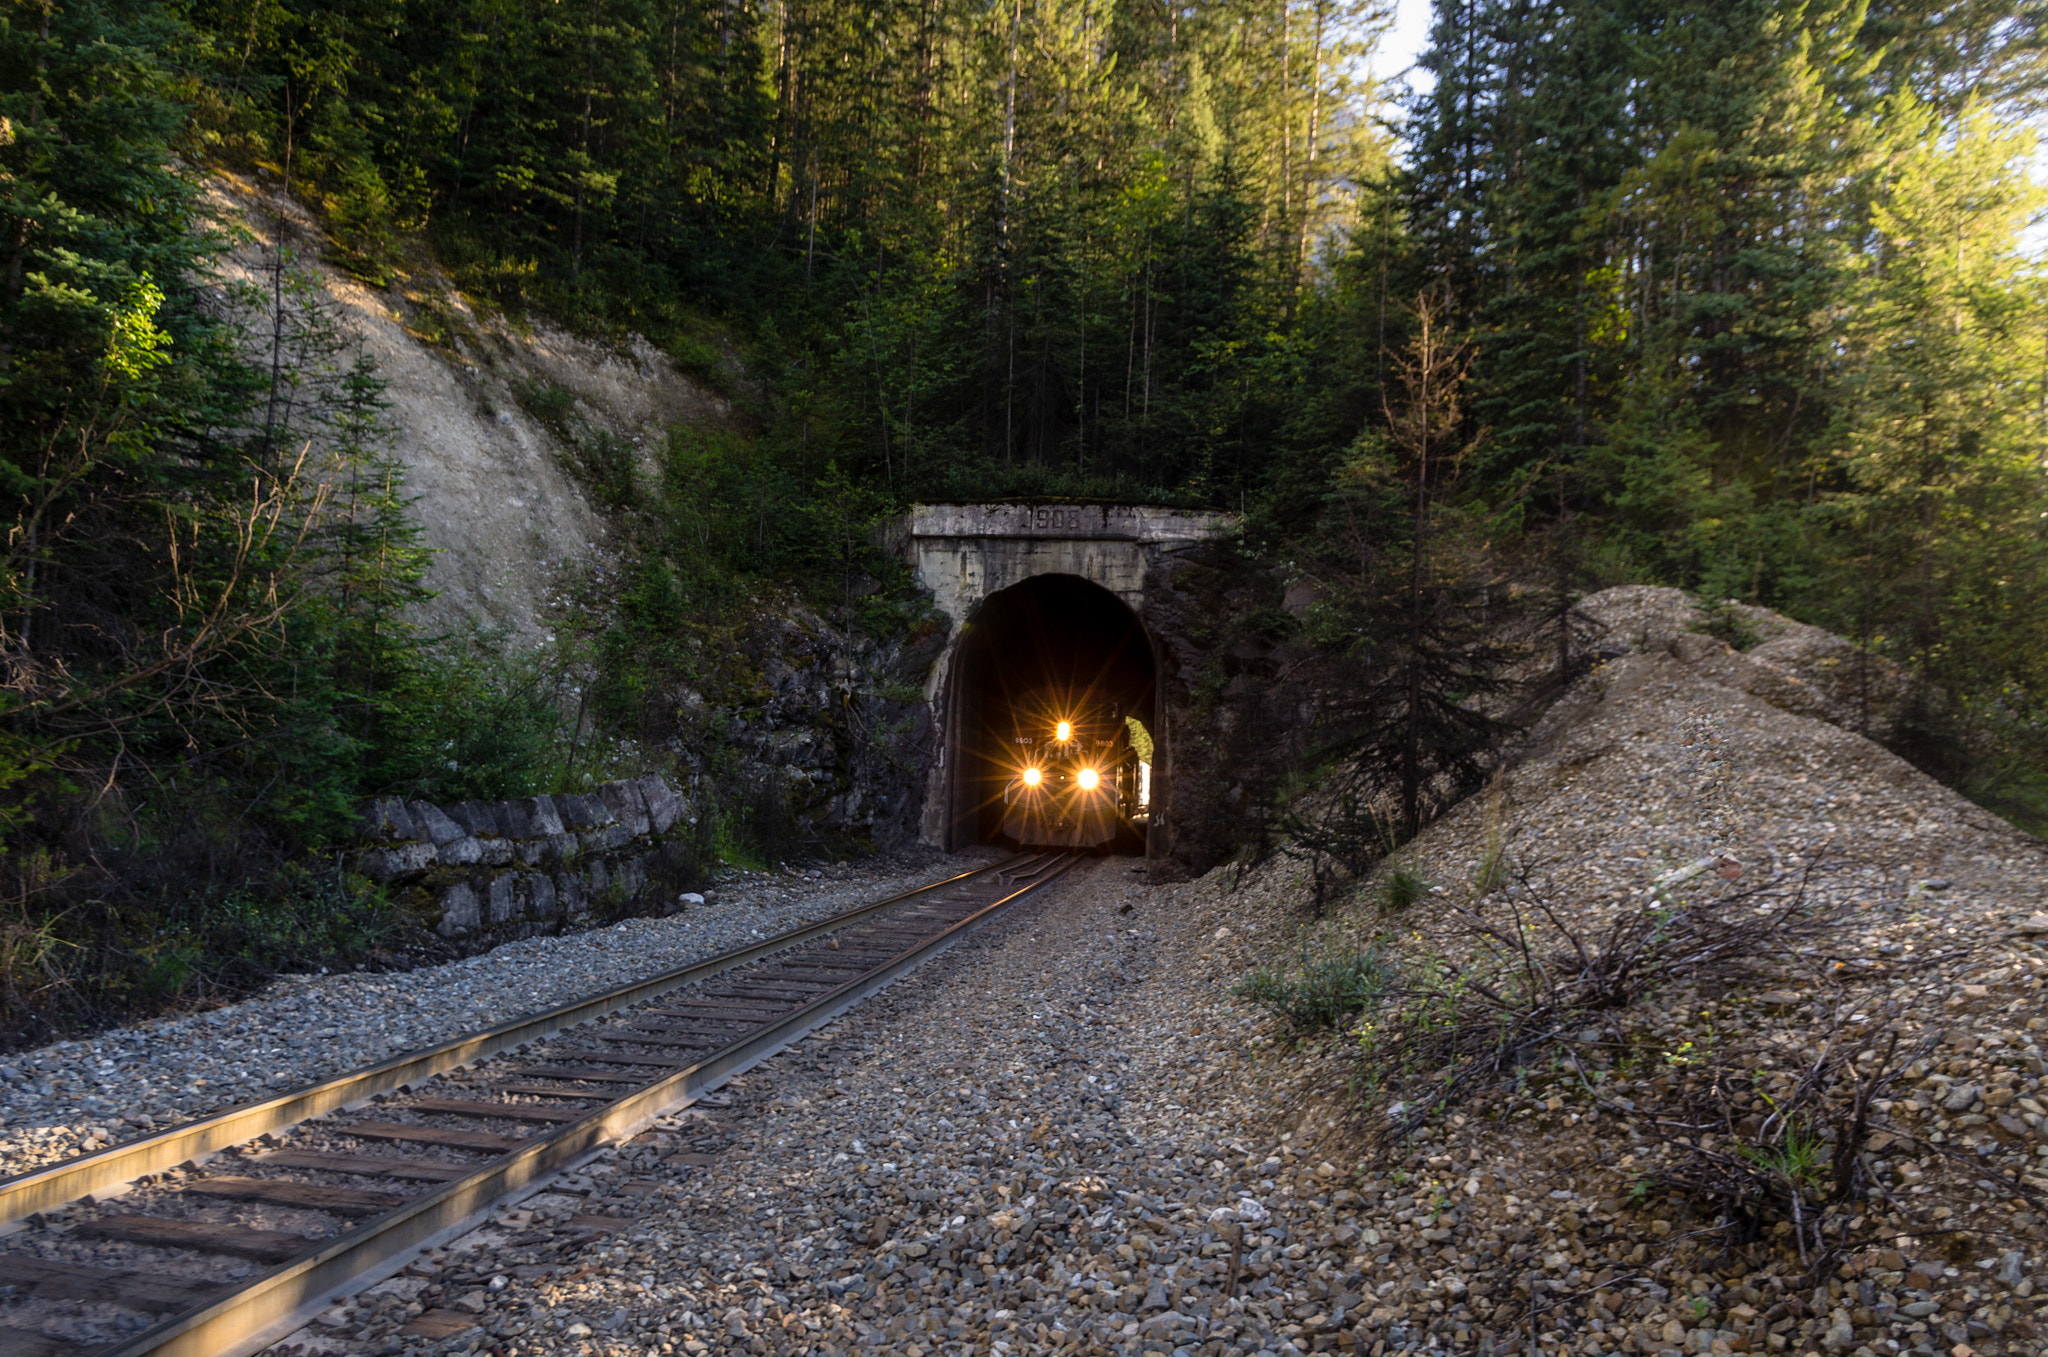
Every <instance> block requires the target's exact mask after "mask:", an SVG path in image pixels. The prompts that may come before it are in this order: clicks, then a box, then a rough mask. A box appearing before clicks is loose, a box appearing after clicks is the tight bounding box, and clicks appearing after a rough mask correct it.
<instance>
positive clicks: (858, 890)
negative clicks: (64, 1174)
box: [0, 856, 980, 1174]
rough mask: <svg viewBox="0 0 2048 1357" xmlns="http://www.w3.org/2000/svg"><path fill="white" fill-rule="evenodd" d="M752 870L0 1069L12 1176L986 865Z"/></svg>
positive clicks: (300, 984)
mask: <svg viewBox="0 0 2048 1357" xmlns="http://www.w3.org/2000/svg"><path fill="white" fill-rule="evenodd" d="M979 860H980V859H979V858H977V859H976V860H975V861H973V862H966V861H964V860H962V859H959V858H945V859H937V860H934V859H932V858H930V857H929V856H922V857H919V858H916V859H902V860H896V861H877V862H873V863H863V864H859V865H855V866H845V867H836V868H816V869H806V871H807V872H809V873H812V874H804V873H797V872H792V873H789V874H786V875H783V874H765V873H762V874H740V875H738V876H735V877H733V878H731V879H729V880H727V881H725V882H724V883H722V885H721V888H720V889H719V890H718V891H717V892H716V893H715V894H714V896H713V899H714V901H715V903H713V904H709V905H704V906H692V907H690V908H688V909H685V910H684V911H683V912H681V913H679V914H673V915H670V916H668V917H666V918H661V919H632V920H627V921H625V922H623V923H620V924H617V925H614V926H612V927H610V928H603V929H594V930H590V931H587V932H581V933H570V934H566V935H563V936H561V937H543V938H529V939H526V940H524V941H521V942H516V943H510V944H507V945H506V946H503V947H499V948H497V949H495V950H494V951H490V952H486V953H483V954H482V955H479V956H474V957H469V958H467V959H465V960H463V961H458V962H453V963H451V964H448V965H445V966H432V967H426V968H423V969H421V970H415V971H396V972H378V973H357V972H352V973H344V974H336V975H318V976H286V977H283V978H281V979H280V980H278V981H277V982H276V983H275V984H273V985H271V986H270V987H269V988H267V989H266V990H264V991H263V992H262V993H261V994H259V995H256V996H255V997H253V998H250V999H248V1000H246V1001H244V1002H241V1003H237V1004H231V1005H227V1006H225V1007H222V1008H218V1009H214V1010H212V1011H210V1012H203V1013H193V1014H188V1015H183V1016H178V1017H171V1018H163V1019H158V1020H155V1021H151V1022H147V1023H142V1024H139V1025H137V1026H134V1027H123V1028H117V1029H114V1030H112V1031H109V1032H105V1033H102V1034H100V1035H99V1036H96V1037H94V1038H92V1039H91V1040H89V1041H66V1042H58V1043H56V1044H55V1045H51V1046H46V1047H42V1048H40V1049H38V1050H34V1051H26V1052H21V1053H17V1054H15V1055H11V1056H7V1057H5V1058H0V1174H12V1173H20V1172H22V1171H24V1170H26V1169H30V1168H34V1167H35V1166H37V1165H39V1164H46V1163H50V1162H53V1161H55V1160H59V1159H63V1158H67V1157H69V1156H71V1155H74V1154H78V1153H81V1152H83V1151H85V1150H88V1149H94V1148H98V1147H100V1146H103V1145H106V1144H109V1143H118V1142H120V1141H124V1140H129V1139H132V1138H134V1137H135V1136H137V1135H139V1134H143V1133H146V1132H148V1131H152V1130H157V1129H161V1128H163V1127H167V1126H174V1125H177V1124H179V1123H181V1122H184V1121H188V1120H191V1119H192V1118H194V1117H197V1116H202V1115H204V1114H206V1113H208V1112H212V1111H214V1110H216V1109H218V1108H224V1107H233V1106H236V1105H238V1104H241V1103H246V1102H251V1101H254V1100H256V1099H259V1098H263V1097H266V1096H269V1095H271V1094H275V1093H280V1092H284V1091H286V1090H288V1089H292V1088H296V1087H299V1086H301V1085H305V1084H309V1083H314V1082H317V1081H318V1080H321V1079H326V1078H330V1077H332V1076H334V1075H337V1074H341V1073H344V1072H345V1071H347V1070H350V1069H354V1068H357V1067H358V1066H362V1065H367V1064H370V1063H372V1062H373V1061H376V1060H379V1059H382V1058H383V1057H385V1056H388V1055H394V1054H397V1053H399V1052H401V1051H407V1050H412V1049H415V1048H417V1047H421V1046H429V1045H433V1044H434V1043H436V1042H440V1041H446V1040H448V1039H450V1038H452V1037H456V1036H459V1035H461V1034H462V1033H464V1032H470V1031H475V1030H477V1029H478V1028H483V1027H489V1026H491V1025H492V1024H494V1023H498V1022H502V1021H504V1020H506V1019H508V1018H514V1017H518V1016H519V1015H521V1014H524V1013H533V1012H538V1011H540V1010H543V1009H547V1008H552V1007H554V1006H556V1005H558V1004H563V1003H567V1002H570V1001H571V1000H574V999H578V998H582V997H583V996H585V995H589V994H594V993H597V992H598V991H601V990H604V989H607V988H610V987H611V986H614V985H619V984H624V983H626V982H628V981H630V980H635V979H639V978H643V977H645V976H648V975H654V974H659V973H660V972H662V971H664V970H670V969H673V968H675V967H678V966H685V965H688V964H689V963H691V962H692V961H696V960H699V959H701V958H703V957H706V956H711V955H715V954H716V953H718V952H722V951H726V950H729V949H731V948H734V947H738V946H741V945H743V944H744V943H746V942H747V941H748V940H750V939H752V938H756V937H760V936H764V935H767V934H770V933H774V932H776V931H778V930H781V929H785V928H790V927H794V926H796V925H797V924H799V923H802V922H806V921H808V920H812V919H817V918H821V917H823V916H825V915H828V914H833V913H836V912H838V911H839V910H842V909H846V908H849V907H851V906H853V905H857V904H861V903H864V902H866V901H869V900H873V899H876V898H878V897H880V896H882V895H886V894H888V893H890V892H892V891H898V890H906V889H909V888H910V887H911V886H914V885H919V884H922V883H923V882H926V881H931V880H935V879H937V878H939V877H942V876H946V875H950V874H952V873H954V872H958V871H962V870H966V868H967V867H969V866H974V865H979Z"/></svg>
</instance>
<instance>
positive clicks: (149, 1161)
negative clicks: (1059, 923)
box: [0, 857, 1018, 1222]
mask: <svg viewBox="0 0 2048 1357" xmlns="http://www.w3.org/2000/svg"><path fill="white" fill-rule="evenodd" d="M1017 861H1018V859H1017V858H1014V857H1013V858H1010V859H1008V860H1006V861H1004V862H998V863H993V864H991V865H989V866H987V867H979V868H976V869H975V870H974V871H971V872H961V873H959V874H958V875H956V876H950V877H947V878H946V879H945V880H943V881H934V882H932V883H931V884H930V885H927V886H919V887H917V888H916V889H914V890H908V891H904V892H902V893H901V894H899V895H892V896H890V897H889V898H888V899H886V900H877V901H874V902H873V903H871V904H866V905H858V906H856V907H854V908H853V909H849V910H845V911H843V912H841V913H838V914H834V915H832V916H831V917H829V918H825V919H820V920H818V921H817V922H816V923H810V924H804V925H802V926H801V927H798V928H792V929H790V930H788V931H787V932H783V933H777V934H775V935H774V936H773V937H769V938H763V939H762V940H761V941H759V942H757V943H752V944H750V945H748V946H746V947H741V948H738V949H736V950H734V951H730V952H723V953H720V954H719V955H717V956H714V957H709V958H707V959H705V960H703V961H698V962H692V963H691V964H690V965H688V966H682V967H679V968H677V969H675V970H672V971H667V972H664V973H663V974H661V975H657V976H654V977H652V978H650V979H647V980H641V981H636V982H634V983H632V984H629V985H624V986H621V987H620V988H618V989H614V990H608V991H606V992H605V993H603V994H599V995H596V996H594V997H592V998H589V999H580V1000H577V1001H575V1002H574V1003H568V1004H563V1005H562V1006H561V1007H559V1008H552V1009H548V1010H547V1011H545V1012H542V1013H536V1014H529V1015H528V1016H526V1017H521V1018H513V1019H511V1020H510V1021H507V1022H502V1023H499V1024H498V1025H497V1026H495V1027H491V1028H487V1029H485V1030H484V1031H482V1032H477V1033H473V1034H471V1035H469V1036H464V1037H458V1038H457V1039H455V1040H454V1041H450V1042H444V1043H442V1044H441V1045H439V1046H428V1047H423V1048H421V1049H419V1050H414V1051H407V1052H404V1053H402V1054H399V1055H395V1056H391V1057H389V1058H387V1059H385V1060H383V1061H381V1062H379V1063H378V1064H375V1065H371V1066H368V1067H367V1068H364V1069H360V1070H354V1071H351V1072H350V1073H347V1074H342V1075H337V1076H335V1077H334V1078H332V1079H329V1080H326V1081H324V1082H322V1083H318V1084H313V1085H311V1086H310V1087H307V1088H302V1089H299V1090H297V1091H295V1092H292V1093H284V1094H279V1095H278V1096H277V1097H275V1098H269V1099H265V1100H264V1101H262V1102H255V1103H245V1104H243V1105H242V1106H240V1107H232V1108H229V1109H227V1110H226V1111H223V1112H215V1113H212V1114H211V1115H209V1116H205V1117H201V1118H199V1119H198V1120H197V1121H190V1122H187V1123H185V1124H184V1125H182V1126H174V1127H171V1128H170V1129H169V1130H165V1131H158V1132H156V1133H155V1134H153V1135H148V1136H144V1137H143V1138H141V1139H140V1140H131V1141H128V1142H126V1143H124V1144H120V1145H113V1146H109V1147H108V1148H107V1149H104V1150H97V1151H94V1152H93V1153H92V1154H88V1155H83V1156H80V1157H79V1158H77V1159H67V1160H64V1161H63V1162H61V1163H56V1164H50V1165H47V1166H45V1167H43V1168H39V1169H31V1170H29V1171H28V1172H27V1173H21V1174H17V1175H15V1176H14V1177H12V1178H8V1179H6V1180H4V1181H0V1221H6V1222H12V1221H18V1220H22V1219H24V1218H26V1217H27V1216H29V1215H32V1214H34V1213H35V1212H38V1211H50V1210H55V1209H56V1208H58V1207H60V1206H65V1205H68V1204H70V1203H71V1202H75V1201H77V1200H78V1199H79V1198H80V1197H84V1196H88V1195H93V1194H105V1193H108V1192H111V1191H113V1190H115V1189H117V1188H122V1187H126V1186H127V1185H128V1184H130V1183H132V1182H134V1181H135V1180H136V1179H138V1178H141V1177H143V1176H144V1175H146V1174H151V1173H162V1172H163V1171H164V1170H166V1169H171V1168H176V1167H177V1166H179V1165H180V1164H183V1163H186V1162H188V1161H190V1160H193V1159H197V1158H198V1157H199V1156H201V1155H207V1154H212V1153H215V1152H217V1151H219V1150H224V1149H227V1148H229V1147H230V1146H234V1145H243V1144H247V1143H248V1142H249V1141H252V1140H255V1139H256V1138H257V1137H259V1136H264V1135H269V1134H271V1133H273V1132H276V1131H280V1130H283V1129H284V1128H286V1127H288V1126H294V1125H297V1124H298V1123H299V1122H302V1121H310V1120H312V1119H313V1118H314V1117H319V1116H324V1115H325V1114H327V1113H329V1112H334V1111H339V1110H343V1109H346V1108H348V1107H350V1106H351V1105H353V1104H355V1103H359V1102H363V1101H365V1100H366V1099H369V1098H373V1097H375V1096H376V1095H378V1094H380V1093H389V1092H391V1091H392V1090H394V1089H397V1088H400V1087H402V1086H404V1085H406V1084H410V1083H413V1082H415V1081H417V1080H421V1079H427V1078H431V1077H432V1076H434V1075H436V1074H443V1073H446V1072H447V1071H449V1070H452V1069H457V1068H459V1067H461V1066H463V1065H468V1064H472V1063H474V1062H475V1061H478V1060H482V1059H484V1058H486V1057H487V1056H493V1055H497V1054H499V1053H500V1052H503V1051H508V1050H512V1049H514V1048H516V1047H520V1046H524V1045H526V1044H527V1043H529V1042H532V1041H537V1040H539V1039H541V1038H542V1037H548V1036H552V1035H554V1034H555V1033H557V1032H560V1031H562V1030H564V1029H566V1028H570V1027H578V1026H581V1025H582V1024H583V1023H586V1022H590V1021H592V1020H593V1019H596V1018H601V1017H603V1016H605V1015H606V1014H607V1013H611V1012H614V1011H616V1010H618V1009H621V1008H630V1007H632V1006H633V1005H635V1004H640V1003H645V1002H646V1001H647V1000H649V999H652V998H655V997H657V996H659V995H661V994H665V993H667V992H668V991H669V990H672V989H676V988H679V987H681V986H684V985H690V984H695V983H697V982H698V981H700V980H708V979H710V978H711V977H712V976H715V975H718V974H719V973H721V972H723V971H728V970H731V969H732V968H733V967H735V966H744V965H746V964H747V963H748V962H752V961H758V960H760V959H761V958H762V957H764V956H767V955H768V954H769V953H771V952H779V951H781V950H782V949H783V948H785V947H792V946H795V945H796V944H798V943H802V942H808V941H809V940H810V939H812V938H815V937H819V936H822V935H823V934H826V933H831V932H835V931H837V930H838V929H841V928H844V927H845V926H846V925H847V924H849V923H853V922H855V921H857V920H859V919H862V918H865V917H867V916H868V915H870V914H873V913H875V912H876V911H877V910H882V909H887V908H889V907H890V906H892V905H900V904H902V903H903V902H904V901H905V900H911V899H915V898H916V897H917V896H920V895H927V894H930V893H931V892H933V891H937V890H943V889H945V888H946V887H948V886H954V885H958V884H959V883H960V882H962V881H967V880H970V879H972V878H974V877H977V876H982V875H985V874H987V873H990V872H995V873H998V874H1000V873H1001V872H1003V871H1004V870H1006V869H1008V868H1011V867H1013V866H1014V865H1015V864H1016V863H1017Z"/></svg>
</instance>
